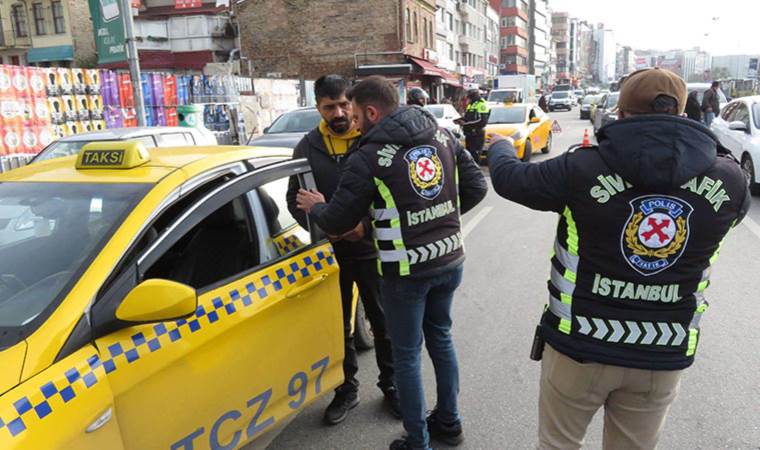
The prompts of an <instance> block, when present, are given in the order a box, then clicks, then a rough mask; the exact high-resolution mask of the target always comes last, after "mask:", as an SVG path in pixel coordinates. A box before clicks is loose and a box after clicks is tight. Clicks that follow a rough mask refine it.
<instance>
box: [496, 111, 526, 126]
mask: <svg viewBox="0 0 760 450" xmlns="http://www.w3.org/2000/svg"><path fill="white" fill-rule="evenodd" d="M523 122H525V108H524V107H517V108H493V109H491V115H490V116H489V117H488V123H523Z"/></svg>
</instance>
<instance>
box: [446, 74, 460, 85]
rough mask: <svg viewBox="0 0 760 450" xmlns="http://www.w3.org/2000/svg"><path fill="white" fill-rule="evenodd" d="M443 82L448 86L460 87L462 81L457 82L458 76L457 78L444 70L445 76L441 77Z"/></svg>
mask: <svg viewBox="0 0 760 450" xmlns="http://www.w3.org/2000/svg"><path fill="white" fill-rule="evenodd" d="M443 84H448V85H449V86H454V87H462V83H460V82H459V78H457V76H456V75H452V74H450V73H448V72H446V76H445V77H444V78H443Z"/></svg>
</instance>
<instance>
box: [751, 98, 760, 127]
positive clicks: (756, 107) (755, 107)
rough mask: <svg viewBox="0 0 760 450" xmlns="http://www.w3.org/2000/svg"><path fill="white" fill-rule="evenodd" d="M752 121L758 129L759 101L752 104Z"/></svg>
mask: <svg viewBox="0 0 760 450" xmlns="http://www.w3.org/2000/svg"><path fill="white" fill-rule="evenodd" d="M752 121H753V122H755V128H758V129H760V103H755V104H754V105H752Z"/></svg>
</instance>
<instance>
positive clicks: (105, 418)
mask: <svg viewBox="0 0 760 450" xmlns="http://www.w3.org/2000/svg"><path fill="white" fill-rule="evenodd" d="M112 417H113V409H112V408H108V409H107V410H106V411H105V412H104V413H103V414H101V415H100V416H98V418H97V419H95V421H94V422H93V423H91V424H90V426H89V427H87V428H86V429H85V430H84V431H85V433H92V432H94V431H97V430H99V429H100V428H102V427H103V425H105V424H107V423H108V422H110V421H111V418H112Z"/></svg>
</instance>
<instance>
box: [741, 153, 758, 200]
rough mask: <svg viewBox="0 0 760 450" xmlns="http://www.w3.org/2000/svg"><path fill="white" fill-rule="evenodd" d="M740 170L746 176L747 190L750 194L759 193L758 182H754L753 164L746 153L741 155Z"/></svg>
mask: <svg viewBox="0 0 760 450" xmlns="http://www.w3.org/2000/svg"><path fill="white" fill-rule="evenodd" d="M742 170H743V171H744V176H745V177H746V178H747V184H748V185H749V191H750V192H751V193H752V195H760V184H758V183H756V182H755V164H754V163H753V162H752V157H751V156H749V154H747V153H745V154H744V156H743V157H742Z"/></svg>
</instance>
